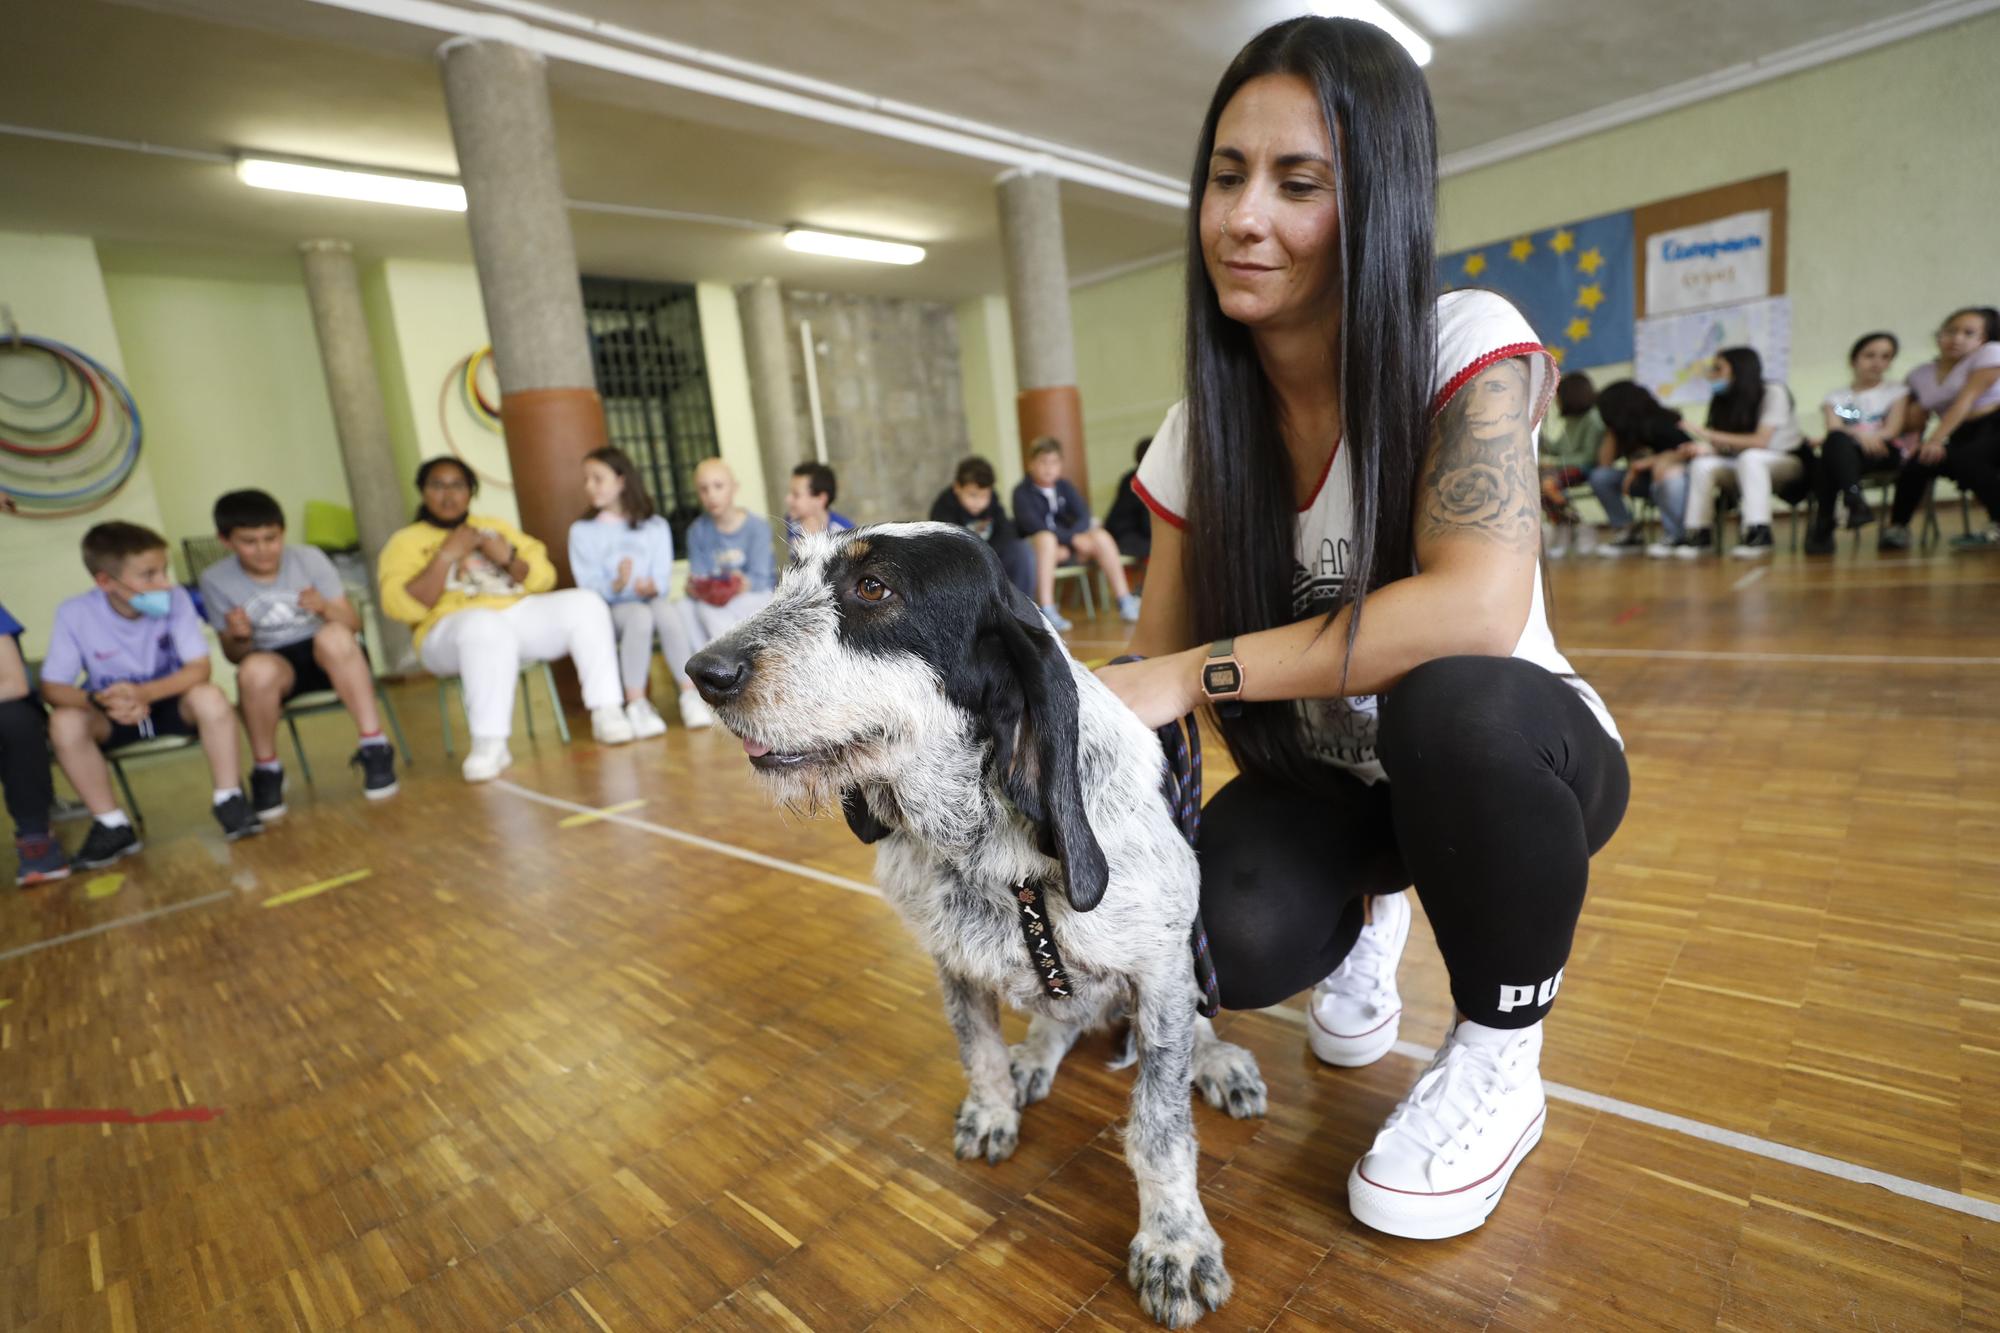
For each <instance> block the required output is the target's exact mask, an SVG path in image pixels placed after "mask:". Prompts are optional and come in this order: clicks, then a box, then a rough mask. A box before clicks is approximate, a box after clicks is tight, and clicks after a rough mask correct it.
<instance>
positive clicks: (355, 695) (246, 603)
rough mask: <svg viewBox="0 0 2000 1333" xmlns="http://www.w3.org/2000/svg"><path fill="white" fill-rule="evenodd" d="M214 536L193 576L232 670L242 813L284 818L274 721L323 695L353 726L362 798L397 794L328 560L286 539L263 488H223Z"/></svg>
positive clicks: (368, 675)
mask: <svg viewBox="0 0 2000 1333" xmlns="http://www.w3.org/2000/svg"><path fill="white" fill-rule="evenodd" d="M215 532H216V535H217V536H219V537H221V538H222V540H223V541H224V542H226V543H227V544H228V546H229V550H230V552H231V554H230V555H229V557H228V558H227V559H225V560H221V561H218V562H216V563H215V564H213V565H210V566H209V567H208V568H207V569H206V570H203V571H202V575H201V601H202V606H203V607H204V608H205V609H206V610H207V612H208V623H209V624H211V625H213V626H214V627H215V632H216V633H217V634H218V635H220V636H221V638H222V655H223V656H224V657H227V658H228V659H229V660H230V661H232V662H234V663H235V664H236V700H237V703H238V705H239V706H240V707H241V708H242V709H243V728H244V730H246V731H248V732H249V733H250V758H251V760H252V767H251V769H250V807H251V809H253V810H255V811H256V812H257V817H258V818H259V819H274V818H276V817H277V816H279V815H282V814H284V813H285V766H284V765H283V764H281V763H280V762H278V723H279V721H280V720H281V718H282V716H283V713H284V709H285V701H286V700H287V699H290V698H291V697H292V696H293V695H297V694H312V693H314V692H316V691H319V690H332V691H333V692H334V693H336V694H338V695H339V696H340V702H341V703H342V704H343V705H344V706H345V707H346V708H347V713H348V716H349V717H351V718H353V719H354V731H355V734H356V736H357V737H358V740H359V744H358V745H357V747H356V749H355V751H354V757H353V758H352V759H351V760H349V761H348V762H349V763H350V764H352V765H353V766H354V767H356V768H359V769H360V770H361V791H362V794H363V795H365V796H367V797H369V798H370V799H371V800H381V799H382V798H384V797H387V796H394V795H395V794H396V750H395V747H393V746H392V745H390V744H389V741H388V738H387V737H385V736H383V734H382V718H381V715H380V713H378V712H377V711H376V705H375V673H374V670H373V668H372V667H370V666H369V663H368V650H367V649H365V648H363V647H362V646H361V638H360V634H361V614H360V613H359V612H358V611H356V610H355V609H354V605H353V603H351V602H349V601H348V600H347V589H345V588H344V587H342V586H341V583H340V575H339V574H338V573H336V572H335V571H334V568H333V561H331V560H329V559H327V558H326V553H325V552H324V551H321V550H320V549H319V548H318V547H315V546H293V545H290V544H288V543H287V542H286V541H285V511H284V510H283V509H282V508H280V507H279V505H278V502H277V501H276V500H274V499H272V498H271V497H270V496H269V495H266V494H265V493H264V492H263V491H231V492H229V494H227V495H225V496H223V497H222V498H221V499H219V500H217V501H216V502H215Z"/></svg>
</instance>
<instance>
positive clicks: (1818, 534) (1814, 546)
mask: <svg viewBox="0 0 2000 1333" xmlns="http://www.w3.org/2000/svg"><path fill="white" fill-rule="evenodd" d="M1805 550H1806V554H1807V555H1832V554H1833V553H1834V550H1835V543H1834V540H1833V524H1831V523H1815V524H1813V525H1812V530H1811V531H1810V532H1808V533H1806V547H1805Z"/></svg>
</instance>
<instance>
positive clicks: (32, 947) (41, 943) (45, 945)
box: [0, 889, 236, 963]
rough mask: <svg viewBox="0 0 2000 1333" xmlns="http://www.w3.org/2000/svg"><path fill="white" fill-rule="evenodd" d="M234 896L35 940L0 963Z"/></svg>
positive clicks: (221, 892) (220, 894)
mask: <svg viewBox="0 0 2000 1333" xmlns="http://www.w3.org/2000/svg"><path fill="white" fill-rule="evenodd" d="M235 896H236V890H234V889H218V890H216V891H215V892H214V893H204V894H203V895H202V896H201V897H199V898H190V899H188V900H187V901H186V902H184V903H170V904H168V905H167V906H165V907H155V908H154V909H153V910H152V911H150V912H134V913H133V914H132V915H131V916H121V917H119V918H118V919H117V920H116V921H106V922H105V923H104V924H102V925H98V926H90V927H88V928H86V929H84V930H73V931H71V932H70V933H69V934H67V935H57V936H54V937H53V938H50V939H46V940H36V941H35V942H34V943H33V944H23V945H20V946H19V947H17V948H13V949H9V950H7V951H6V952H5V953H0V963H4V962H6V961H7V960H8V959H10V958H20V957H22V956H23V955H26V954H31V953H37V952H39V951H41V950H43V949H53V948H55V947H56V946H57V945H58V944H68V943H69V942H70V941H71V940H82V939H88V938H90V937H91V936H92V935H102V934H103V933H104V932H105V931H107V930H117V929H118V928H119V927H121V926H136V925H138V924H140V923H141V922H144V921H152V920H156V919H157V918H159V917H163V916H172V915H173V914H174V913H175V912H185V911H187V910H188V909H189V908H190V907H202V906H205V905H207V904H208V903H213V902H220V901H221V900H222V899H224V898H234V897H235Z"/></svg>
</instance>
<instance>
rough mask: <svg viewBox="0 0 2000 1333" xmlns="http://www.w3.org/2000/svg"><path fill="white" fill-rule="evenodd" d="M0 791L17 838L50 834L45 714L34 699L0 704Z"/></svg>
mask: <svg viewBox="0 0 2000 1333" xmlns="http://www.w3.org/2000/svg"><path fill="white" fill-rule="evenodd" d="M0 787H5V789H6V794H7V813H8V814H9V815H12V816H13V818H14V832H15V835H16V836H19V837H27V836H30V835H36V834H43V833H47V832H48V831H49V807H51V806H53V805H54V804H55V803H56V788H55V779H54V778H53V777H51V776H50V774H49V733H48V723H47V714H45V713H44V712H43V711H42V705H41V702H40V701H39V700H37V699H33V698H28V699H8V700H6V701H5V702H0Z"/></svg>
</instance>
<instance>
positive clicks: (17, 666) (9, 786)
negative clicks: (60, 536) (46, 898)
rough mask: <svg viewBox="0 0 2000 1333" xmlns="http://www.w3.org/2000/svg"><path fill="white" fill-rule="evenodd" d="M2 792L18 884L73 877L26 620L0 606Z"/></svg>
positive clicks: (0, 758)
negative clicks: (53, 814) (58, 820)
mask: <svg viewBox="0 0 2000 1333" xmlns="http://www.w3.org/2000/svg"><path fill="white" fill-rule="evenodd" d="M0 789H3V790H4V791H5V792H6V796H7V813H8V815H9V816H10V817H12V819H13V821H14V856H15V858H16V860H18V861H19V862H20V865H19V867H18V868H17V869H16V870H15V871H14V883H15V884H16V885H17V886H19V887H20V888H24V889H31V888H34V887H35V886H36V885H37V884H47V883H48V882H50V881H51V880H58V879H62V878H64V877H66V876H67V875H68V874H69V855H68V854H67V853H66V852H64V851H63V846H62V843H61V842H60V841H59V840H58V839H57V838H56V835H55V832H54V830H53V829H52V828H51V826H50V823H49V812H50V811H51V810H53V809H54V808H55V803H56V789H55V783H54V782H52V781H50V778H49V732H48V714H47V713H46V712H44V711H43V709H42V701H41V700H40V699H37V698H35V697H34V695H33V694H32V693H30V691H29V689H28V664H27V662H26V661H25V660H24V659H23V658H22V656H21V622H20V621H18V620H16V619H14V617H12V616H10V615H8V614H7V608H6V607H4V606H0Z"/></svg>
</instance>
